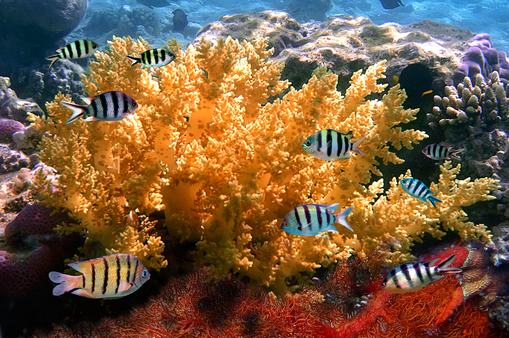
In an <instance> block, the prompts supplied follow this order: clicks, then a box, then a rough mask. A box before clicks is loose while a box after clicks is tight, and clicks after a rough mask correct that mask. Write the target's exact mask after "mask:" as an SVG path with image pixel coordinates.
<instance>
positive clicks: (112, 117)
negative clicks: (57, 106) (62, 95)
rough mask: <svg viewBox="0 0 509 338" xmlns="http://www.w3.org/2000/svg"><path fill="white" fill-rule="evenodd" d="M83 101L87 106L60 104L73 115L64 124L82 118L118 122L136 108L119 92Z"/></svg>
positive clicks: (85, 98) (89, 120) (129, 98)
mask: <svg viewBox="0 0 509 338" xmlns="http://www.w3.org/2000/svg"><path fill="white" fill-rule="evenodd" d="M83 101H84V102H85V103H86V104H87V105H86V106H82V105H79V104H76V103H72V102H65V101H62V102H60V103H61V104H63V105H64V106H66V107H67V108H69V109H72V111H73V112H74V114H73V115H72V116H71V118H70V119H69V120H68V121H67V122H66V124H68V123H71V122H74V121H75V120H76V119H78V118H79V117H82V116H88V117H87V118H86V119H85V121H86V122H91V121H110V122H111V121H120V120H122V119H125V118H126V117H129V116H131V114H132V113H133V112H134V111H135V110H136V108H138V103H137V102H136V101H135V100H134V99H133V98H132V97H130V96H129V95H127V94H126V93H122V92H119V91H116V90H114V91H111V92H106V93H103V94H101V95H98V96H95V97H84V98H83Z"/></svg>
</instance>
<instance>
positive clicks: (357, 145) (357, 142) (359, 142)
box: [352, 136, 366, 156]
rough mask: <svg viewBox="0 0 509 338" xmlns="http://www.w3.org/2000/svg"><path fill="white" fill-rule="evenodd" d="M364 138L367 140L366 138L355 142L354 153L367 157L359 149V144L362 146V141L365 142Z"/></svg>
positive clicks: (353, 145) (353, 144)
mask: <svg viewBox="0 0 509 338" xmlns="http://www.w3.org/2000/svg"><path fill="white" fill-rule="evenodd" d="M364 138H366V136H364V137H362V138H360V139H358V140H357V141H355V142H354V143H352V151H355V152H356V153H359V154H361V155H362V156H366V155H364V153H363V152H362V151H361V150H360V149H359V144H361V142H362V140H364Z"/></svg>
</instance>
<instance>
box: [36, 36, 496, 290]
mask: <svg viewBox="0 0 509 338" xmlns="http://www.w3.org/2000/svg"><path fill="white" fill-rule="evenodd" d="M266 47H267V45H266V43H265V41H264V40H258V41H255V42H253V43H249V42H243V43H240V42H237V41H235V40H232V39H226V40H222V41H220V42H218V43H217V44H216V45H212V44H210V43H209V42H206V41H201V42H200V43H198V44H197V45H195V46H190V47H189V48H188V49H187V50H186V51H185V52H182V51H180V50H178V49H177V48H175V45H174V44H173V45H171V46H169V50H172V51H173V52H174V54H175V55H176V59H175V61H174V62H173V63H172V64H170V65H168V66H166V67H162V68H157V69H155V72H154V73H153V74H154V75H151V73H148V72H147V71H143V70H140V69H137V68H134V67H133V68H131V67H130V61H129V60H128V59H127V58H126V57H125V55H129V54H131V55H136V54H137V53H141V52H143V51H145V50H147V49H149V46H148V45H147V43H146V42H144V41H143V40H141V39H140V40H138V41H134V40H132V39H130V38H115V39H114V40H113V41H112V42H110V51H107V52H100V53H96V56H97V60H98V61H97V62H92V63H91V65H90V68H91V72H90V76H89V77H88V78H84V79H83V81H84V83H85V86H86V91H87V92H88V93H89V95H91V96H94V95H97V94H98V93H101V92H106V91H111V90H113V89H115V90H119V91H122V92H124V93H126V94H128V95H130V96H131V97H133V98H136V101H137V102H138V103H139V108H138V109H137V110H136V114H135V116H134V118H132V119H126V120H124V121H121V122H118V123H114V124H112V123H109V124H102V123H101V124H99V123H82V122H80V121H76V122H74V123H73V124H72V125H69V126H64V125H61V122H65V121H67V119H68V118H69V110H68V109H66V108H64V107H62V106H61V105H60V104H59V102H60V101H62V100H68V98H65V97H63V96H57V98H56V100H55V101H54V102H52V103H49V104H48V105H47V108H48V111H49V112H50V114H49V115H50V116H51V119H43V118H38V117H33V122H34V126H35V127H36V128H37V129H38V130H39V132H41V133H45V135H47V136H44V137H43V139H42V141H41V143H40V149H41V156H42V159H43V161H45V162H46V163H47V164H49V165H51V166H53V167H54V168H55V169H56V170H57V171H58V172H59V173H60V175H61V176H60V178H59V185H61V186H62V187H65V189H61V192H60V193H59V194H52V193H48V192H47V191H44V189H40V190H41V191H40V194H41V197H42V198H43V200H44V201H45V203H46V204H47V205H50V206H52V207H54V208H57V209H58V210H62V209H64V210H69V211H70V215H71V216H72V217H73V218H74V219H75V220H76V221H77V222H76V224H74V225H68V226H65V227H62V228H61V229H60V230H61V231H64V232H70V231H78V232H81V231H82V229H86V237H87V239H86V242H85V246H84V248H83V252H84V253H86V257H85V258H94V257H99V256H102V255H104V254H109V253H115V252H123V253H131V254H133V255H135V256H137V257H139V258H140V259H141V261H142V263H143V264H144V265H145V266H147V267H150V268H153V269H160V268H162V267H165V266H166V265H167V264H168V261H167V260H166V259H165V258H164V256H163V250H164V242H163V241H162V239H161V237H160V236H159V235H158V234H160V233H161V232H160V230H159V231H156V230H157V229H156V228H155V227H154V226H155V225H154V224H153V223H154V222H151V221H149V220H148V219H147V218H145V219H144V222H143V223H138V224H134V225H132V224H130V223H129V222H128V213H129V210H138V211H139V212H140V213H141V214H146V215H150V214H151V213H153V212H154V211H156V210H164V214H165V223H164V228H165V229H166V231H167V233H168V235H169V236H171V237H174V238H177V239H178V240H179V241H181V242H192V243H195V247H194V248H193V249H192V250H191V251H190V252H189V253H188V254H189V257H191V258H192V260H193V261H194V264H195V266H200V265H202V264H207V265H209V266H210V267H211V269H212V272H213V274H215V275H217V276H222V275H224V274H225V273H228V272H230V271H233V272H234V273H239V274H240V275H242V276H246V277H249V279H250V280H251V281H252V282H253V283H254V284H258V285H264V286H267V287H268V288H269V289H271V290H273V291H275V292H276V293H278V294H281V293H282V292H284V291H285V290H293V289H294V288H295V282H293V283H291V282H290V278H295V276H297V277H296V278H297V280H298V281H302V282H306V281H309V276H310V274H312V273H313V271H314V269H315V268H316V267H318V266H322V267H327V266H329V265H331V264H333V263H336V262H337V261H338V260H340V259H344V258H347V257H348V256H349V255H350V254H351V253H352V252H354V251H355V252H356V254H358V255H371V254H373V253H374V250H376V246H375V245H374V243H377V242H380V241H384V238H385V239H387V238H389V237H390V238H392V241H394V243H397V244H396V245H395V247H394V251H392V252H385V254H384V255H382V257H383V259H382V261H380V262H379V263H382V262H383V263H384V264H387V263H389V262H390V263H391V264H398V263H400V262H402V261H403V260H408V259H410V257H411V255H410V252H409V250H410V246H411V243H412V242H413V241H414V240H415V239H417V238H419V236H420V235H421V234H422V233H423V231H425V232H428V233H431V234H432V235H433V236H435V237H437V238H440V237H441V236H443V235H444V230H448V229H455V230H457V231H460V233H461V235H462V237H463V239H474V238H489V233H488V232H486V228H485V226H484V225H475V224H472V223H471V222H467V221H466V217H464V216H462V213H461V207H462V206H467V205H470V204H472V203H475V202H476V201H478V200H486V199H490V198H492V197H490V196H489V195H488V193H489V191H490V189H492V188H493V187H495V181H493V180H491V179H488V178H485V179H478V180H475V181H473V182H468V181H459V180H455V175H456V173H457V172H458V171H459V168H458V167H456V168H452V167H451V165H450V164H447V163H446V164H444V166H443V167H442V175H441V179H440V180H439V183H438V184H432V186H431V187H430V188H431V190H432V191H434V192H435V196H436V197H437V198H439V199H440V200H441V201H443V203H441V206H438V205H437V209H436V210H432V209H431V208H428V206H427V205H426V204H425V203H421V202H419V201H417V200H414V199H413V198H411V197H409V196H406V195H405V194H404V193H403V191H402V190H400V189H399V188H398V187H397V185H396V184H395V183H396V179H394V183H393V184H394V185H393V186H392V187H391V188H390V189H389V191H388V192H387V195H380V193H381V192H382V183H381V182H382V181H375V182H374V183H372V184H371V185H367V184H369V183H370V181H371V179H372V174H375V175H381V173H380V172H379V170H378V169H377V165H378V161H377V160H376V159H375V158H376V157H378V158H381V159H382V161H383V162H384V163H387V162H392V163H401V162H402V161H403V160H401V159H400V158H398V157H397V155H396V154H395V153H393V152H391V151H390V150H389V148H388V147H387V145H392V147H394V148H395V149H400V148H401V147H407V148H409V149H411V148H412V144H415V143H417V142H419V141H420V140H422V139H424V138H425V137H426V134H425V133H423V132H421V131H415V130H412V129H409V130H402V129H401V127H399V126H398V124H401V123H406V122H409V121H411V120H413V119H414V115H415V113H416V112H417V110H405V109H403V108H401V103H402V102H403V101H404V94H403V93H402V92H401V91H400V90H398V89H397V87H395V88H392V89H390V90H389V91H388V93H387V94H386V95H385V96H384V98H383V99H382V100H371V101H370V100H365V99H364V98H365V97H366V95H368V94H369V93H372V92H375V93H378V92H381V91H382V90H383V89H384V88H385V85H380V84H377V80H378V79H380V78H383V71H384V63H383V62H381V63H378V64H376V65H374V66H371V67H369V68H368V69H367V70H366V73H365V74H362V73H361V72H357V73H356V74H355V75H354V76H353V78H352V80H351V86H350V88H349V89H348V90H347V91H346V93H345V95H344V96H343V95H342V94H341V93H339V92H337V91H336V89H335V87H336V81H337V76H335V75H333V74H330V73H327V72H325V71H324V70H319V71H317V72H316V73H315V76H314V77H313V78H312V79H311V80H310V81H309V83H308V84H307V85H305V86H303V88H302V89H301V90H299V91H296V90H293V89H290V91H289V92H288V93H287V94H286V95H285V96H283V97H282V98H281V99H279V100H276V101H274V102H273V103H266V99H267V98H268V97H270V96H274V95H276V94H278V93H280V92H282V91H283V90H284V89H285V88H286V87H287V86H288V83H286V82H284V81H280V80H279V76H280V70H281V66H279V65H278V64H275V63H271V62H268V61H267V57H268V56H269V55H270V52H269V51H267V48H266ZM113 70H114V71H113ZM183 88H185V90H183ZM329 126H335V128H337V129H340V130H343V131H345V132H346V131H353V132H354V133H355V134H356V135H357V134H358V135H362V136H366V137H365V139H364V141H363V143H362V145H363V153H364V154H365V155H366V156H356V157H355V159H354V160H350V161H334V162H333V163H330V164H329V163H324V162H323V161H317V160H316V159H315V158H313V157H311V156H309V155H307V154H306V153H303V151H302V149H301V144H302V143H303V142H304V140H305V138H307V137H308V136H309V134H310V133H309V132H308V131H309V130H312V131H316V130H320V129H323V128H325V127H329ZM407 175H409V174H407ZM400 179H402V178H400ZM37 184H39V186H41V185H42V184H45V182H44V180H41V181H39V182H38V183H37ZM366 185H367V186H366ZM378 195H380V196H378ZM386 196H387V197H386ZM458 196H461V198H458ZM322 200H324V201H327V202H330V203H339V204H340V205H341V206H345V207H349V206H354V207H355V209H354V210H353V211H352V213H351V215H350V216H349V219H348V222H349V224H350V225H351V227H352V228H353V229H354V233H355V236H354V234H352V233H347V232H345V233H343V234H341V235H337V236H330V235H328V236H321V237H312V238H298V237H294V236H290V235H286V234H285V233H284V232H283V231H281V230H280V221H281V219H282V218H284V216H285V215H286V213H288V211H289V210H291V208H290V209H288V207H287V206H292V205H294V206H298V205H302V204H306V203H313V202H316V201H322ZM389 210H390V211H389ZM384 216H385V217H384ZM395 253H398V254H395Z"/></svg>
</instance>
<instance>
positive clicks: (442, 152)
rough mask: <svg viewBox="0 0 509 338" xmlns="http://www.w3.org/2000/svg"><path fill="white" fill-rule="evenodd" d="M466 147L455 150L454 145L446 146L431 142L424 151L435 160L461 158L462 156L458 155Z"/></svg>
mask: <svg viewBox="0 0 509 338" xmlns="http://www.w3.org/2000/svg"><path fill="white" fill-rule="evenodd" d="M463 150H465V149H458V150H453V149H452V147H445V146H442V145H440V144H437V143H433V144H430V145H428V146H426V148H424V149H423V150H422V153H423V154H424V155H426V156H428V157H429V158H431V159H433V160H452V159H455V160H459V161H461V157H459V156H458V155H456V154H457V153H460V152H462V151H463Z"/></svg>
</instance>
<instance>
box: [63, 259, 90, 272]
mask: <svg viewBox="0 0 509 338" xmlns="http://www.w3.org/2000/svg"><path fill="white" fill-rule="evenodd" d="M85 263H87V261H85V262H74V263H70V264H67V265H68V266H70V267H71V268H73V269H74V270H76V271H79V272H81V273H85V272H84V271H83V270H84V269H85V268H86V267H87V264H85Z"/></svg>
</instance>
